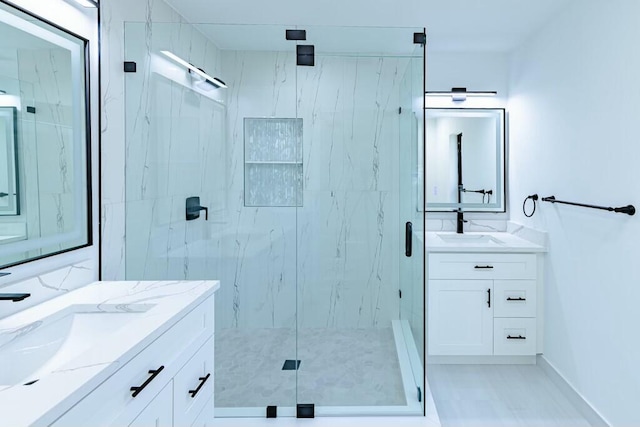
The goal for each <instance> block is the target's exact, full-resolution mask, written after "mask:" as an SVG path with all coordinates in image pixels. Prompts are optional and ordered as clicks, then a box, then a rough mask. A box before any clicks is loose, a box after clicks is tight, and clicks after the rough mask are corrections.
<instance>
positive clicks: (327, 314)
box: [296, 27, 424, 416]
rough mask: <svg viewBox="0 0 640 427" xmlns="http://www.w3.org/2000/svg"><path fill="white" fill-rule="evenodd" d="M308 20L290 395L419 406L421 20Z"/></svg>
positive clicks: (336, 402) (388, 407)
mask: <svg viewBox="0 0 640 427" xmlns="http://www.w3.org/2000/svg"><path fill="white" fill-rule="evenodd" d="M304 28H305V30H306V40H305V41H303V42H299V44H301V45H313V47H314V54H315V58H314V65H313V66H298V67H296V80H297V100H296V106H297V113H296V115H297V117H299V118H300V119H301V120H302V122H303V133H302V134H303V138H302V161H303V166H304V167H303V178H302V188H303V190H302V195H303V197H302V199H301V203H299V205H298V207H297V208H296V223H297V230H296V233H297V239H296V242H297V250H296V252H297V266H296V268H297V307H298V310H297V313H298V315H297V329H296V331H297V335H298V339H297V344H298V357H299V360H300V369H299V371H298V384H297V402H298V403H299V404H314V405H315V414H316V415H317V416H322V415H344V414H349V415H372V414H384V415H394V414H421V413H422V412H423V409H422V408H423V399H422V396H421V394H422V393H423V392H424V386H423V381H424V380H423V378H424V375H423V370H422V369H421V361H420V353H421V351H419V350H418V347H421V346H422V342H423V339H422V336H423V330H424V326H423V317H422V315H423V314H422V310H423V303H424V298H423V295H424V293H423V286H424V279H423V262H424V258H423V255H422V254H423V250H422V239H416V238H415V236H418V235H419V233H420V231H421V230H423V214H424V212H423V209H418V204H417V203H418V202H417V198H416V194H417V193H416V189H417V182H418V180H421V179H422V175H421V174H420V173H419V172H418V171H417V165H418V162H417V154H418V143H419V142H420V141H419V138H420V136H419V134H418V128H419V126H420V123H421V118H422V115H423V101H422V100H423V99H424V96H423V93H424V87H423V81H424V78H423V76H424V73H423V47H422V46H421V45H415V44H414V43H413V33H414V32H420V33H421V32H423V30H422V29H416V30H412V29H406V28H355V27H304ZM407 223H412V224H410V225H409V226H407ZM408 228H412V231H411V230H410V232H409V234H407V229H408ZM407 244H408V245H410V248H411V251H409V250H407V246H406V245H407ZM410 252H411V253H410ZM414 310H419V311H420V312H419V313H418V312H415V313H414ZM414 336H416V337H419V341H417V343H416V341H415V340H414Z"/></svg>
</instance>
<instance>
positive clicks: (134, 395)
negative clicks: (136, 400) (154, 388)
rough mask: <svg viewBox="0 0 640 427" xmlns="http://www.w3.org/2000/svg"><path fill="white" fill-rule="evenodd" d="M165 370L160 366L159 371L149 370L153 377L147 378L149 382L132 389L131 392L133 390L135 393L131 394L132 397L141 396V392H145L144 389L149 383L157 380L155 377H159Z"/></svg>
mask: <svg viewBox="0 0 640 427" xmlns="http://www.w3.org/2000/svg"><path fill="white" fill-rule="evenodd" d="M163 369H164V366H160V367H159V368H158V369H149V373H150V374H151V376H150V377H149V378H147V380H146V381H145V382H143V383H142V385H139V386H137V387H131V388H130V389H129V390H131V391H132V392H133V393H131V397H136V396H137V395H139V394H140V392H141V391H142V390H144V388H145V387H146V386H148V385H149V383H151V381H153V380H154V379H155V377H157V376H158V374H159V373H160V372H162V370H163Z"/></svg>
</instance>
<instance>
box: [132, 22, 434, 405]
mask: <svg viewBox="0 0 640 427" xmlns="http://www.w3.org/2000/svg"><path fill="white" fill-rule="evenodd" d="M288 30H295V31H288ZM414 33H418V34H423V33H424V29H422V28H418V29H412V28H362V27H361V28H356V27H311V26H306V27H299V28H298V27H295V26H260V25H217V24H195V25H192V24H186V23H182V24H173V23H171V24H170V23H153V24H149V23H127V25H126V28H125V55H126V60H127V61H133V62H136V64H137V71H136V72H135V73H129V74H127V76H126V88H125V89H126V99H127V106H126V108H127V111H126V113H127V141H126V150H127V152H126V191H127V194H126V201H127V202H126V236H127V237H126V276H127V279H128V280H141V279H145V280H189V279H218V280H220V282H221V288H220V290H219V291H218V292H217V294H216V308H215V310H216V312H215V318H216V334H215V341H216V342H215V346H216V350H215V351H216V354H215V373H214V383H215V414H216V417H225V416H226V417H246V416H256V417H264V416H265V414H266V410H267V407H272V408H271V409H270V410H273V407H277V414H278V416H296V415H301V414H302V415H304V414H313V415H315V416H328V415H421V414H424V407H425V405H424V400H425V395H426V390H425V375H424V330H425V329H424V322H425V320H424V318H425V317H424V315H425V312H424V310H425V308H424V307H425V304H424V261H425V258H424V247H423V246H424V243H423V242H424V240H423V238H421V236H422V235H423V232H424V207H423V206H421V205H420V204H421V203H423V200H424V197H419V195H418V191H419V190H418V189H419V188H420V189H422V188H425V187H424V185H418V184H419V183H423V181H424V172H423V171H422V170H419V168H418V164H419V163H421V162H418V155H419V153H423V152H424V150H422V149H421V148H422V146H423V144H424V136H423V135H424V131H423V126H424V105H423V104H424V51H425V46H424V45H423V44H420V43H418V44H416V43H414ZM167 53H170V54H171V55H168V54H167ZM175 57H178V58H180V59H182V60H183V62H184V63H187V64H192V67H193V68H196V69H199V70H200V71H202V73H198V72H195V71H194V70H193V69H191V71H190V69H189V68H188V67H185V66H184V63H181V62H179V61H176V60H175ZM202 74H204V77H203V75H202ZM422 164H424V163H423V162H422ZM189 197H199V204H200V205H202V206H204V207H206V208H207V209H208V211H207V216H206V217H205V215H204V213H203V214H202V215H200V217H199V218H197V219H195V220H187V219H186V218H185V201H186V199H187V198H189Z"/></svg>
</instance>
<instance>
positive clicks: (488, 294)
mask: <svg viewBox="0 0 640 427" xmlns="http://www.w3.org/2000/svg"><path fill="white" fill-rule="evenodd" d="M487 305H488V306H489V308H491V288H489V289H487Z"/></svg>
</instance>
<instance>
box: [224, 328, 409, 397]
mask: <svg viewBox="0 0 640 427" xmlns="http://www.w3.org/2000/svg"><path fill="white" fill-rule="evenodd" d="M215 339H216V344H215V345H216V347H215V348H216V349H215V352H216V354H215V375H216V381H215V406H216V407H218V408H236V407H266V406H267V405H277V406H295V405H296V403H314V404H315V405H316V406H382V405H384V406H404V405H406V404H407V402H406V398H405V395H404V389H403V384H402V377H401V374H400V365H399V362H398V356H397V354H396V347H395V341H394V338H393V330H392V329H391V328H370V329H303V330H299V331H298V346H297V347H298V348H297V353H296V333H295V330H292V329H247V330H240V329H224V330H221V331H216V335H215ZM287 359H289V360H302V361H304V363H302V364H300V368H299V369H298V370H297V371H295V370H282V363H283V360H287ZM296 373H297V376H296ZM296 377H297V378H296ZM296 380H297V395H296Z"/></svg>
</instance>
